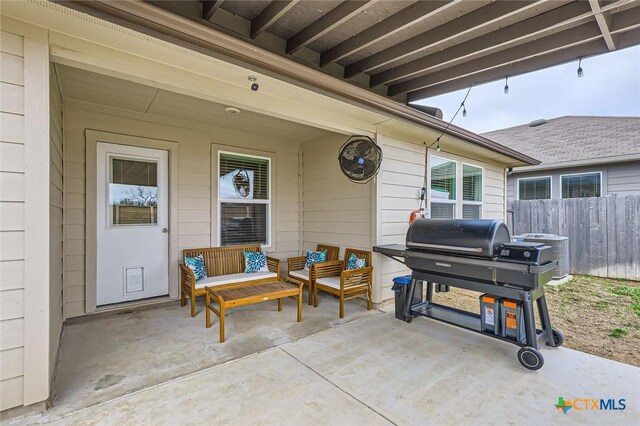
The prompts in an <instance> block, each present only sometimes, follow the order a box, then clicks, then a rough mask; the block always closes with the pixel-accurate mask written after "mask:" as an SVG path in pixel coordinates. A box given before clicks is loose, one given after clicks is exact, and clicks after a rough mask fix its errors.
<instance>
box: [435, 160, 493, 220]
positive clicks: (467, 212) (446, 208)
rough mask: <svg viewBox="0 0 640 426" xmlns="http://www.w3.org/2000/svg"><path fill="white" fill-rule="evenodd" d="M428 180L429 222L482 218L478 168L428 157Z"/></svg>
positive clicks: (480, 168) (481, 197)
mask: <svg viewBox="0 0 640 426" xmlns="http://www.w3.org/2000/svg"><path fill="white" fill-rule="evenodd" d="M429 177H430V179H431V184H430V190H431V191H430V192H431V195H430V202H431V203H430V210H431V212H430V214H431V217H432V218H434V219H453V218H456V217H458V218H460V217H462V218H463V219H480V218H481V217H482V199H483V196H482V191H483V181H482V180H483V170H482V167H478V166H474V165H471V164H466V163H462V162H458V161H455V160H450V159H447V158H441V157H436V156H432V157H431V158H430V171H429Z"/></svg>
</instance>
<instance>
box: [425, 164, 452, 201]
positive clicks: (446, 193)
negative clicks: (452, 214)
mask: <svg viewBox="0 0 640 426" xmlns="http://www.w3.org/2000/svg"><path fill="white" fill-rule="evenodd" d="M431 199H432V200H436V199H437V200H455V199H456V162H455V161H450V160H445V159H444V158H438V157H431Z"/></svg>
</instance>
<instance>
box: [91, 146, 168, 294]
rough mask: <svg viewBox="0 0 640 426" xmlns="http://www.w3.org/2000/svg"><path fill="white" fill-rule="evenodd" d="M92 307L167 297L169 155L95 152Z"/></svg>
mask: <svg viewBox="0 0 640 426" xmlns="http://www.w3.org/2000/svg"><path fill="white" fill-rule="evenodd" d="M97 155H98V158H97V163H96V165H97V167H96V169H97V180H96V181H97V188H96V199H97V210H96V211H97V264H96V272H97V274H96V278H97V283H96V284H97V286H96V295H97V300H96V305H97V306H101V305H108V304H111V303H120V302H127V301H132V300H138V299H145V298H148V297H156V296H163V295H167V294H169V229H168V227H169V170H168V169H169V153H168V152H167V151H163V150H157V149H149V148H138V147H131V146H124V145H115V144H109V143H102V142H100V143H98V146H97Z"/></svg>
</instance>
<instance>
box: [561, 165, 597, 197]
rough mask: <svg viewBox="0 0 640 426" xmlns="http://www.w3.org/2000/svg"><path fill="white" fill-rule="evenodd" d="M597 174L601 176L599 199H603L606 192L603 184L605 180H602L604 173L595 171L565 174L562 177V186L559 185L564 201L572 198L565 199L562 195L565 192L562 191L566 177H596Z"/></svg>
mask: <svg viewBox="0 0 640 426" xmlns="http://www.w3.org/2000/svg"><path fill="white" fill-rule="evenodd" d="M595 174H597V175H600V195H598V197H602V196H603V195H602V194H603V192H604V187H603V185H604V183H603V180H602V171H598V170H596V171H593V172H581V173H567V174H565V175H560V185H559V188H560V198H562V199H567V200H569V199H570V198H565V197H564V196H563V195H562V192H563V191H562V180H563V178H565V177H571V176H581V175H595ZM574 198H575V197H574ZM577 198H590V197H577Z"/></svg>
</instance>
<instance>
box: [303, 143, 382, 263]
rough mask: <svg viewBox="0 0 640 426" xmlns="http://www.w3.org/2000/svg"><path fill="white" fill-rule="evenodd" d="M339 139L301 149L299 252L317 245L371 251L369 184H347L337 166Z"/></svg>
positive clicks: (312, 248)
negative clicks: (300, 236)
mask: <svg viewBox="0 0 640 426" xmlns="http://www.w3.org/2000/svg"><path fill="white" fill-rule="evenodd" d="M345 140H346V137H345V136H343V135H332V136H328V137H323V138H319V139H316V140H313V141H310V142H306V143H304V144H303V145H302V211H303V213H302V223H303V232H302V250H315V248H316V246H317V244H322V243H325V244H329V245H336V246H340V256H341V257H342V255H343V254H344V250H345V248H358V249H364V250H371V230H372V223H371V220H372V217H373V214H372V202H371V183H367V184H364V185H360V184H356V183H352V182H350V181H349V180H348V179H347V178H346V177H345V176H344V174H342V171H341V170H340V166H339V164H338V150H339V149H340V147H341V146H342V144H343V143H344V142H345Z"/></svg>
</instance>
